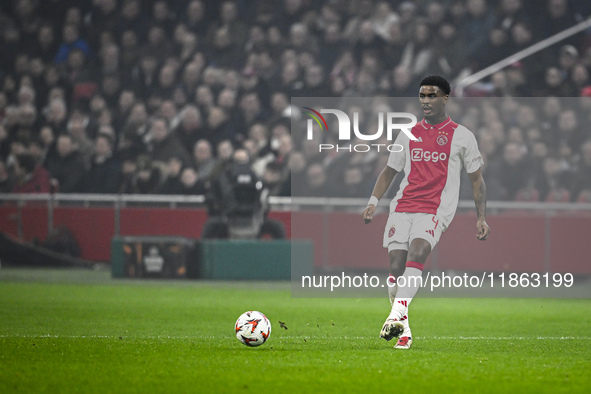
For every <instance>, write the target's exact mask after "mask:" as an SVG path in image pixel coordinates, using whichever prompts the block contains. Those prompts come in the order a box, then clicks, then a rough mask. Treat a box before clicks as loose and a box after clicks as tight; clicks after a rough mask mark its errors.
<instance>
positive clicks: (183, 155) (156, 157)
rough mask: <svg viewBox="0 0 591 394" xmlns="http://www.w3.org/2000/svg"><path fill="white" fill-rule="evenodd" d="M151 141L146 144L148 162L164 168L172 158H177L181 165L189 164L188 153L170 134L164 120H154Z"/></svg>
mask: <svg viewBox="0 0 591 394" xmlns="http://www.w3.org/2000/svg"><path fill="white" fill-rule="evenodd" d="M150 136H151V140H150V142H149V144H148V152H149V155H150V160H151V161H152V162H153V163H154V164H155V165H159V166H164V165H165V163H166V162H168V161H169V160H170V159H171V158H173V157H178V158H179V159H180V160H181V162H182V163H183V165H188V164H189V163H190V157H189V153H188V152H187V150H186V149H185V147H184V146H183V145H181V143H180V142H179V140H178V139H177V137H176V136H175V135H174V134H172V133H171V131H170V129H169V127H168V124H167V122H166V120H165V119H164V118H156V119H154V121H153V122H152V127H151V128H150Z"/></svg>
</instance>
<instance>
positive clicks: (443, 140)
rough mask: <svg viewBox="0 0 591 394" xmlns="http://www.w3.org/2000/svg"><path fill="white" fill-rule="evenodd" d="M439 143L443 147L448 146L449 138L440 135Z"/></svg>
mask: <svg viewBox="0 0 591 394" xmlns="http://www.w3.org/2000/svg"><path fill="white" fill-rule="evenodd" d="M437 143H438V144H439V145H441V146H443V145H445V144H447V137H446V136H444V135H440V136H439V137H437Z"/></svg>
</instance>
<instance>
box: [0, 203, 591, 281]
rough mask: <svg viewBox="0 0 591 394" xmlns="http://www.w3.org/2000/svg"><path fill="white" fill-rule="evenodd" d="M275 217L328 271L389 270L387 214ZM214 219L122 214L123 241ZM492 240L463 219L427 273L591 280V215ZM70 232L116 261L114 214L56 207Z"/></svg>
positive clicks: (38, 209)
mask: <svg viewBox="0 0 591 394" xmlns="http://www.w3.org/2000/svg"><path fill="white" fill-rule="evenodd" d="M17 213H18V210H17V208H16V206H14V205H4V206H1V207H0V231H3V232H6V233H8V234H10V235H12V236H15V237H16V236H17V234H18V227H17ZM21 215H22V224H23V227H22V230H23V239H24V240H25V241H29V240H31V239H33V238H38V239H44V238H45V237H46V235H47V228H48V224H47V206H46V205H45V204H39V205H27V206H26V207H24V208H23V209H22V210H21ZM269 216H270V217H271V218H273V219H276V220H280V221H282V222H283V223H284V224H285V225H286V230H287V235H288V237H293V238H297V239H311V240H313V241H314V244H315V250H314V254H315V265H316V266H317V267H320V268H322V269H326V270H330V269H340V268H341V267H346V268H351V269H358V270H387V267H388V258H387V254H386V250H385V249H383V248H382V234H383V231H384V226H385V223H386V215H385V214H382V215H377V216H376V218H375V219H374V221H373V222H372V223H371V224H369V225H365V224H363V221H362V220H361V217H360V215H359V214H357V213H339V212H333V213H326V214H323V213H322V212H294V213H293V214H292V213H290V212H271V213H270V215H269ZM206 219H207V213H206V211H205V210H201V209H168V208H130V207H127V208H122V209H121V213H120V235H124V236H125V235H169V236H183V237H188V238H198V237H199V236H200V235H201V228H202V226H203V224H204V223H205V220H206ZM487 220H488V222H489V225H490V226H491V228H492V233H491V236H490V238H489V240H488V241H486V242H482V241H478V240H477V239H476V237H475V234H476V225H475V224H476V218H475V216H474V214H458V215H456V218H455V219H454V221H453V223H452V225H451V226H450V228H449V229H448V230H447V231H446V232H445V233H444V234H443V235H442V238H441V241H440V243H439V245H438V246H437V247H436V248H435V250H434V252H433V253H432V254H431V257H430V258H429V261H428V263H427V267H433V266H435V267H436V268H439V269H462V270H474V271H482V270H487V271H508V272H545V271H546V270H548V269H549V270H550V271H551V272H571V273H580V274H591V242H588V241H586V239H587V237H586V234H587V229H589V228H591V215H590V214H589V213H586V214H584V215H579V216H577V215H573V214H564V215H556V216H545V213H544V212H537V213H531V212H529V213H527V214H523V213H521V214H519V213H518V214H515V213H505V214H498V215H488V218H487ZM58 225H65V226H67V227H68V228H70V229H71V230H72V231H73V233H74V234H75V236H76V239H77V241H78V243H79V245H80V248H81V250H82V257H83V258H86V259H90V260H101V261H108V260H110V243H111V238H112V237H113V235H114V234H115V214H114V210H113V208H83V207H63V206H60V207H56V208H55V209H54V226H58Z"/></svg>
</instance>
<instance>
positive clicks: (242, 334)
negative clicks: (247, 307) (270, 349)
mask: <svg viewBox="0 0 591 394" xmlns="http://www.w3.org/2000/svg"><path fill="white" fill-rule="evenodd" d="M235 330H236V338H238V340H239V341H240V342H242V343H243V344H245V345H246V346H250V347H255V346H261V345H262V344H263V343H265V342H266V341H267V339H269V335H271V322H270V321H269V319H267V316H265V315H263V314H262V313H261V312H257V311H248V312H244V313H243V314H242V315H240V317H239V318H238V320H236V327H235Z"/></svg>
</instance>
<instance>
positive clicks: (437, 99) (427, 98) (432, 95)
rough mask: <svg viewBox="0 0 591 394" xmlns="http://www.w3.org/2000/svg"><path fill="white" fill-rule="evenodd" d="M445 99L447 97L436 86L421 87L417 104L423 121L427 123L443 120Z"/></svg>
mask: <svg viewBox="0 0 591 394" xmlns="http://www.w3.org/2000/svg"><path fill="white" fill-rule="evenodd" d="M447 98H448V96H447V95H446V94H445V93H444V92H443V91H442V90H441V89H440V88H439V87H438V86H421V89H420V90H419V102H420V103H421V109H422V110H423V114H424V115H425V119H427V120H428V121H429V120H431V119H433V120H439V119H441V118H444V117H445V104H446V103H447ZM443 120H445V119H441V121H443ZM429 123H431V122H429Z"/></svg>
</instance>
